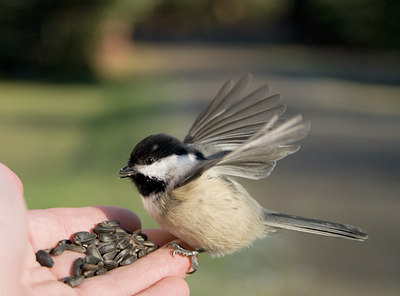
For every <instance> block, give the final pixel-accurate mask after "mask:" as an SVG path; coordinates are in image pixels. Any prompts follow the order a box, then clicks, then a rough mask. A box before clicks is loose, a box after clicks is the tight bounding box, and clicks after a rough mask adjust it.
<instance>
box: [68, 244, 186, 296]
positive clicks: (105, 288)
mask: <svg viewBox="0 0 400 296" xmlns="http://www.w3.org/2000/svg"><path fill="white" fill-rule="evenodd" d="M189 269H190V258H187V257H184V256H172V255H171V250H170V249H169V248H165V247H162V248H160V249H158V250H157V251H155V252H153V253H150V254H148V255H146V256H145V257H143V258H141V259H139V260H137V261H136V262H134V263H133V264H131V265H128V266H123V267H119V268H117V269H114V270H112V271H110V272H108V273H106V274H105V275H102V276H100V277H92V278H88V279H86V280H84V281H83V283H82V284H81V285H79V286H78V287H77V288H76V289H77V290H79V294H78V295H88V294H89V293H94V294H96V293H97V292H100V291H101V292H102V294H103V295H115V296H126V295H134V294H136V293H139V292H140V291H143V290H145V289H147V288H148V287H150V286H152V285H154V284H155V283H157V282H159V281H160V280H162V279H164V278H167V277H171V276H173V277H179V278H184V277H185V276H186V272H187V271H188V270H189Z"/></svg>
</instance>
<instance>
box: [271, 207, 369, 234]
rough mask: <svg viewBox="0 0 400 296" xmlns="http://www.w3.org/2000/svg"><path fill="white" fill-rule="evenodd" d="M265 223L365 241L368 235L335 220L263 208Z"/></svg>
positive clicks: (277, 226)
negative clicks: (316, 218) (294, 214)
mask: <svg viewBox="0 0 400 296" xmlns="http://www.w3.org/2000/svg"><path fill="white" fill-rule="evenodd" d="M264 219H265V222H264V223H265V225H267V226H272V227H276V228H283V229H290V230H296V231H302V232H308V233H314V234H319V235H325V236H332V237H340V238H346V239H352V240H358V241H365V240H366V239H367V238H368V235H367V234H366V233H365V232H364V231H363V230H362V229H360V228H358V227H355V226H351V225H345V224H340V223H335V222H328V221H322V220H315V219H310V218H303V217H298V216H292V215H287V214H283V213H279V212H274V211H270V210H264Z"/></svg>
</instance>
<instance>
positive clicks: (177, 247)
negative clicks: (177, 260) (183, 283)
mask: <svg viewBox="0 0 400 296" xmlns="http://www.w3.org/2000/svg"><path fill="white" fill-rule="evenodd" d="M167 246H171V247H173V248H175V250H173V251H172V256H175V254H180V255H182V256H187V257H190V260H191V261H192V271H190V272H188V274H192V273H194V272H195V271H196V270H197V269H198V268H199V262H198V260H197V256H198V255H199V254H200V253H202V252H203V250H194V251H192V250H188V249H185V248H184V247H182V246H181V245H180V244H177V243H169V244H167Z"/></svg>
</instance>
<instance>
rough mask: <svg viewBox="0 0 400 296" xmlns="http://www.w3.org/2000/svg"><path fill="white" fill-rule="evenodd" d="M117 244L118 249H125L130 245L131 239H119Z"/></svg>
mask: <svg viewBox="0 0 400 296" xmlns="http://www.w3.org/2000/svg"><path fill="white" fill-rule="evenodd" d="M115 243H116V244H117V248H119V249H121V250H122V249H125V248H126V247H127V246H128V245H129V243H130V239H129V238H119V239H117V240H116V241H115Z"/></svg>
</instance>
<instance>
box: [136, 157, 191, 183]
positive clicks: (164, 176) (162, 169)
mask: <svg viewBox="0 0 400 296" xmlns="http://www.w3.org/2000/svg"><path fill="white" fill-rule="evenodd" d="M197 162H198V160H197V158H196V156H195V155H194V154H184V155H171V156H168V157H165V158H162V159H160V160H158V161H156V162H154V163H153V164H151V165H138V166H137V170H138V171H139V172H140V173H142V174H143V175H145V176H148V177H153V178H157V179H159V180H166V181H171V180H174V179H176V178H179V177H181V176H184V175H186V174H187V173H188V172H189V171H190V170H191V169H192V168H193V167H194V166H195V165H196V164H197Z"/></svg>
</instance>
